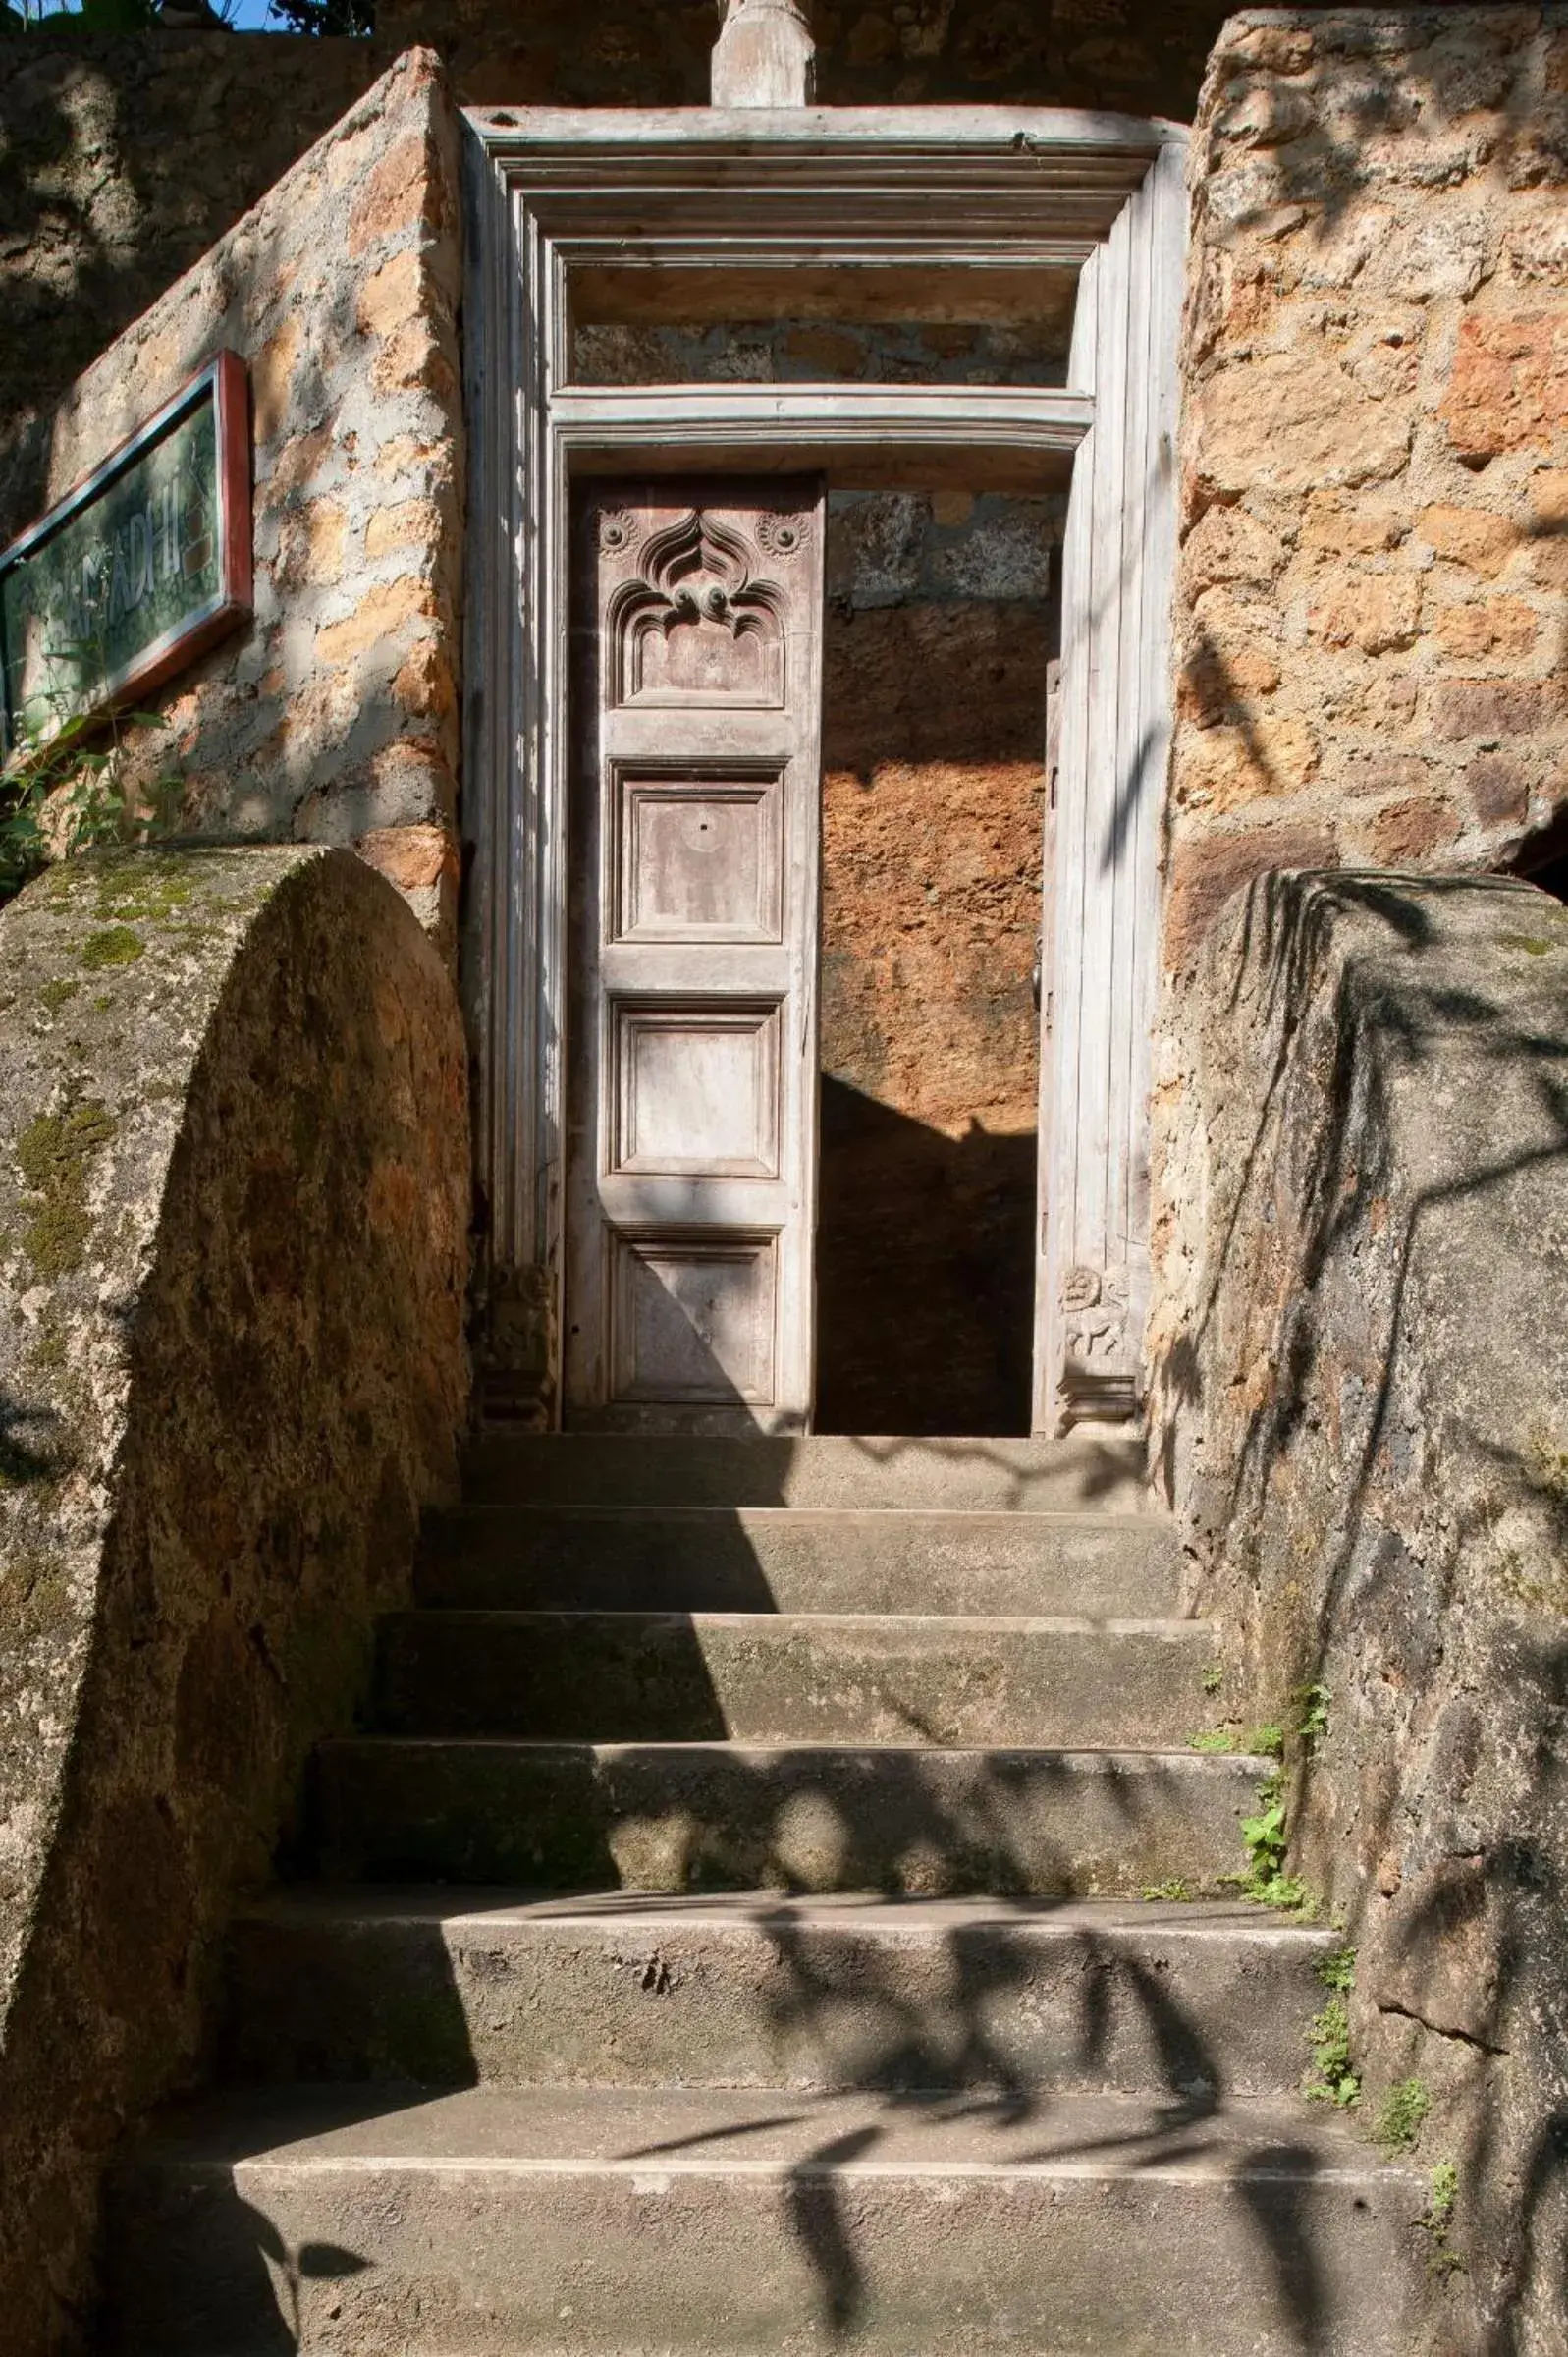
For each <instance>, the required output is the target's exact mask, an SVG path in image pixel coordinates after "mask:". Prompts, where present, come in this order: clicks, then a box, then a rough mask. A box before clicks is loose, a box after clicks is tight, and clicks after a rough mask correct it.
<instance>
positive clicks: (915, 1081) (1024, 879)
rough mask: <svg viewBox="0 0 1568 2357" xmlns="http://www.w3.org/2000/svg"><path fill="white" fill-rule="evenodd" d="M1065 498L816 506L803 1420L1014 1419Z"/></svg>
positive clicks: (1024, 1320)
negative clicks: (818, 1153)
mask: <svg viewBox="0 0 1568 2357" xmlns="http://www.w3.org/2000/svg"><path fill="white" fill-rule="evenodd" d="M1062 507H1063V503H1062V502H1061V500H1059V499H1055V498H1049V497H1046V498H1033V499H1010V498H1003V497H1000V496H999V495H996V494H985V495H981V496H978V497H976V496H972V495H971V494H969V493H967V492H952V491H947V492H939V493H936V494H933V495H929V496H920V495H916V494H914V493H906V492H898V493H872V494H855V493H851V492H843V493H835V494H834V495H833V499H832V502H831V512H830V524H829V534H828V621H827V627H826V640H825V649H824V653H825V675H826V678H825V691H824V708H823V768H824V778H823V863H822V1071H823V1099H822V1157H821V1193H820V1202H819V1210H818V1227H817V1261H818V1345H817V1371H818V1383H817V1413H818V1423H819V1426H820V1427H821V1429H823V1430H826V1431H844V1432H868V1431H876V1432H894V1431H896V1432H936V1431H946V1432H990V1433H998V1432H1020V1431H1026V1430H1027V1429H1028V1423H1029V1407H1030V1395H1029V1366H1030V1344H1031V1340H1032V1305H1033V1295H1034V1284H1033V1270H1034V1234H1035V1181H1036V1156H1035V1130H1036V1121H1037V1097H1038V1088H1039V1041H1040V1018H1039V1016H1038V1014H1036V1012H1035V1007H1034V1001H1033V995H1032V991H1031V986H1030V985H1031V975H1032V971H1033V967H1034V961H1035V944H1036V941H1037V938H1038V936H1039V932H1040V882H1041V851H1042V822H1043V817H1044V807H1043V805H1044V792H1045V740H1046V685H1047V672H1048V667H1049V664H1050V661H1051V658H1052V656H1053V655H1054V652H1055V650H1056V632H1057V615H1056V608H1055V602H1054V598H1055V591H1056V588H1057V580H1056V575H1055V566H1056V563H1057V551H1058V550H1059V546H1060V540H1061V531H1062V522H1063V517H1062Z"/></svg>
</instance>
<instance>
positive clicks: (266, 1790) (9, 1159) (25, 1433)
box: [0, 847, 468, 2357]
mask: <svg viewBox="0 0 1568 2357" xmlns="http://www.w3.org/2000/svg"><path fill="white" fill-rule="evenodd" d="M467 1205H468V1146H467V1137H466V1125H465V1118H464V1052H463V1043H462V1035H461V1025H460V1018H459V1014H458V1010H457V1005H456V999H455V995H454V993H453V990H452V986H451V982H450V979H449V977H448V975H447V972H446V970H445V968H444V966H443V964H442V962H441V960H440V959H439V958H438V957H437V955H436V954H435V952H434V951H433V950H432V949H431V947H430V946H429V944H428V943H427V942H426V941H425V940H424V939H423V937H422V935H421V934H420V931H419V928H418V926H417V925H416V924H415V923H414V922H413V920H412V918H411V917H410V916H409V915H408V913H407V911H406V908H405V907H404V906H403V905H402V904H401V903H400V902H399V900H398V897H397V895H396V894H395V893H393V892H392V891H391V890H390V889H389V888H388V887H387V886H386V885H385V884H384V883H383V882H382V881H381V880H380V879H379V878H378V877H376V876H374V875H373V874H371V872H370V871H369V869H368V868H366V867H365V866H364V865H363V864H362V863H361V862H359V861H358V860H355V859H353V858H351V856H349V854H347V853H346V852H341V851H324V850H299V849H291V848H289V847H278V848H275V849H271V848H269V849H234V850H209V851H189V852H172V851H171V852H159V853H153V852H147V853H130V854H117V855H113V856H108V857H94V858H86V859H81V860H73V861H70V862H68V863H66V864H64V865H62V866H60V867H57V868H55V869H54V870H52V871H51V872H50V873H49V874H48V875H46V876H44V877H42V878H40V879H39V880H38V881H37V882H36V883H35V884H34V885H32V886H31V887H30V888H29V890H28V891H27V893H26V894H25V895H24V896H23V897H22V898H21V900H19V901H17V902H16V903H14V904H12V905H11V906H10V907H9V908H7V909H6V910H5V911H4V912H3V913H0V2315H3V2316H4V2318H5V2330H4V2339H5V2346H6V2349H7V2351H8V2357H44V2353H45V2352H48V2353H49V2357H54V2353H55V2352H57V2351H59V2350H61V2349H63V2348H67V2347H75V2346H77V2345H80V2344H81V2343H82V2342H83V2341H84V2339H85V2337H86V2330H87V2323H86V2316H87V2311H86V2304H85V2303H86V2301H87V2296H88V2291H89V2284H88V2269H87V2262H88V2253H89V2248H90V2242H91V2236H92V2230H93V2212H94V2192H95V2181H96V2176H97V2171H98V2169H99V2166H100V2165H101V2164H102V2162H103V2160H104V2158H105V2156H106V2154H107V2153H108V2151H109V2149H110V2148H111V2147H112V2145H113V2144H114V2142H115V2140H116V2138H117V2137H118V2135H119V2133H120V2132H121V2130H122V2128H123V2127H124V2125H125V2123H126V2122H127V2120H128V2119H130V2118H132V2117H134V2116H135V2114H136V2113H137V2112H138V2111H140V2110H142V2109H144V2108H145V2107H146V2106H148V2105H149V2104H151V2103H152V2102H154V2101H156V2100H158V2099H159V2098H161V2097H162V2096H163V2095H164V2094H165V2093H167V2091H168V2090H169V2089H170V2087H171V2086H172V2085H176V2084H178V2083H179V2081H180V2080H181V2079H182V2077H183V2076H185V2075H187V2074H188V2073H189V2071H190V2070H191V2069H192V2067H193V2066H194V2065H195V2063H196V2062H197V2060H198V2050H199V2045H200V2040H201V2036H202V2030H203V2017H204V2009H205V2007H206V2005H207V2004H208V2002H209V2001H210V1998H211V1995H212V1987H213V1967H214V1960H215V1952H216V1946H217V1942H218V1940H219V1938H220V1936H221V1934H222V1931H223V1929H224V1926H225V1923H226V1920H227V1917H228V1914H229V1912H230V1911H231V1908H232V1905H233V1902H234V1898H235V1895H236V1893H237V1891H239V1889H240V1888H241V1887H243V1886H244V1885H246V1884H254V1883H256V1882H259V1881H261V1880H263V1879H265V1878H266V1876H267V1875H268V1873H269V1871H270V1869H271V1864H272V1860H273V1855H274V1850H275V1847H276V1844H277V1841H278V1837H279V1834H280V1829H284V1828H286V1826H287V1824H288V1821H289V1818H290V1814H291V1812H292V1811H293V1810H294V1809H295V1808H296V1807H297V1802H298V1794H299V1790H300V1774H301V1770H302V1766H303V1762H304V1758H305V1755H306V1753H307V1751H308V1749H309V1746H310V1744H311V1742H312V1740H313V1739H314V1738H315V1737H316V1736H317V1735H318V1734H320V1733H323V1732H325V1731H329V1730H331V1729H334V1728H339V1727H343V1726H344V1725H345V1724H346V1723H347V1722H348V1721H349V1720H350V1718H351V1713H352V1710H353V1707H354V1704H355V1700H356V1697H357V1695H358V1693H359V1691H360V1688H361V1683H362V1679H363V1674H364V1672H365V1669H366V1666H367V1665H366V1654H367V1647H368V1636H369V1625H370V1621H371V1619H372V1617H373V1616H374V1615H375V1614H376V1613H377V1612H378V1611H379V1610H382V1609H385V1608H386V1607H387V1606H388V1605H389V1604H392V1603H396V1602H397V1601H399V1600H400V1599H401V1597H402V1596H403V1595H404V1594H405V1592H406V1585H407V1576H408V1570H409V1566H410V1563H411V1560H412V1552H413V1546H414V1538H415V1532H416V1528H417V1524H418V1519H419V1515H420V1511H421V1509H422V1508H423V1507H425V1506H426V1505H427V1504H429V1503H431V1502H433V1501H436V1500H441V1499H445V1498H448V1497H450V1495H451V1492H452V1488H453V1485H454V1481H455V1438H456V1434H457V1431H458V1429H459V1427H460V1422H461V1420H462V1417H463V1413H464V1407H465V1365H464V1356H463V1344H462V1301H463V1285H464V1277H465V1238H466V1224H467Z"/></svg>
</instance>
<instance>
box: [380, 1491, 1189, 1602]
mask: <svg viewBox="0 0 1568 2357" xmlns="http://www.w3.org/2000/svg"><path fill="white" fill-rule="evenodd" d="M1177 1562H1178V1551H1177V1545H1176V1534H1175V1530H1174V1527H1173V1526H1172V1524H1171V1523H1170V1522H1169V1521H1168V1520H1167V1519H1166V1518H1165V1516H1163V1515H1162V1514H1153V1513H1143V1514H1105V1513H1101V1514H1095V1513H1083V1514H1038V1513H1028V1512H1017V1513H1007V1512H1001V1513H944V1512H927V1511H923V1510H922V1509H920V1508H919V1507H889V1508H872V1509H870V1510H860V1509H856V1508H853V1507H694V1508H690V1509H688V1510H685V1511H680V1510H677V1509H676V1508H674V1507H661V1508H660V1509H659V1511H658V1512H657V1513H652V1514H651V1513H649V1512H648V1511H647V1509H646V1508H644V1507H580V1506H579V1507H504V1506H494V1507H471V1508H469V1509H467V1510H465V1511H463V1512H460V1513H454V1514H448V1515H443V1516H442V1517H440V1518H439V1519H438V1520H436V1521H434V1522H433V1523H432V1524H431V1525H430V1527H429V1528H428V1530H427V1531H426V1534H425V1541H424V1548H423V1552H422V1558H421V1562H420V1567H419V1594H420V1596H421V1597H422V1598H423V1600H424V1601H425V1602H426V1603H428V1604H443V1605H466V1606H469V1607H483V1606H492V1607H511V1608H513V1609H515V1610H527V1609H540V1608H549V1607H556V1608H558V1609H567V1608H568V1607H572V1606H575V1607H578V1608H580V1609H582V1610H584V1611H597V1612H631V1611H638V1610H640V1611H644V1612H687V1613H695V1612H711V1613H766V1612H782V1613H993V1614H995V1613H1075V1614H1079V1615H1083V1616H1091V1617H1092V1616H1099V1615H1109V1614H1117V1613H1119V1614H1122V1615H1124V1616H1133V1615H1142V1616H1145V1617H1153V1616H1154V1615H1156V1614H1160V1613H1169V1612H1173V1611H1174V1610H1175V1605H1176V1595H1177Z"/></svg>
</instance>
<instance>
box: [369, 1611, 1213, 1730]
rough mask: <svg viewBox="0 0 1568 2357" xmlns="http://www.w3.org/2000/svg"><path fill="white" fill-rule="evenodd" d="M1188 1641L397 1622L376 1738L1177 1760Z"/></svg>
mask: <svg viewBox="0 0 1568 2357" xmlns="http://www.w3.org/2000/svg"><path fill="white" fill-rule="evenodd" d="M1213 1654H1214V1637H1213V1633H1212V1632H1211V1631H1210V1630H1209V1629H1208V1628H1207V1627H1206V1626H1205V1625H1204V1624H1203V1623H1201V1622H1196V1621H1180V1620H1173V1621H1166V1622H1163V1623H1157V1624H1155V1625H1154V1626H1153V1627H1150V1626H1147V1625H1143V1626H1140V1625H1137V1624H1135V1625H1134V1626H1133V1627H1132V1628H1130V1629H1120V1628H1109V1629H1097V1628H1094V1627H1092V1626H1091V1627H1081V1626H1079V1627H1074V1626H1068V1627H1060V1626H1057V1627H1051V1626H1049V1625H1048V1626H1040V1625H1033V1626H1028V1625H1023V1624H1019V1623H1017V1622H1013V1623H1007V1624H1003V1626H1001V1627H1000V1628H997V1627H994V1626H992V1625H991V1624H990V1623H988V1622H985V1621H965V1620H934V1619H901V1620H896V1619H894V1620H890V1619H881V1620H877V1619H835V1618H832V1617H823V1618H815V1619H810V1618H807V1619H801V1618H789V1619H784V1618H780V1617H764V1616H754V1615H747V1616H744V1617H735V1618H731V1619H714V1618H708V1619H704V1620H700V1621H693V1620H692V1619H691V1618H690V1617H687V1616H684V1615H679V1614H671V1615H667V1616H662V1617H661V1616H657V1615H646V1614H607V1615H605V1616H603V1617H594V1616H591V1615H578V1614H559V1615H557V1614H505V1615H495V1616H487V1615H483V1614H477V1615H472V1616H470V1615H466V1614H457V1613H429V1612H426V1613H412V1614H405V1615H399V1616H397V1617H393V1618H391V1619H389V1620H387V1621H385V1622H383V1624H382V1631H381V1676H380V1681H379V1706H380V1707H379V1712H378V1723H379V1725H381V1726H382V1727H385V1728H387V1729H389V1730H390V1731H392V1732H395V1733H399V1734H413V1735H417V1734H452V1735H518V1736H522V1737H524V1738H526V1739H529V1740H532V1741H540V1742H573V1741H581V1740H584V1739H591V1740H592V1741H594V1742H603V1743H698V1742H717V1741H723V1740H725V1739H726V1738H727V1737H730V1738H733V1739H734V1740H736V1741H739V1742H751V1743H854V1742H861V1743H866V1742H869V1743H933V1744H943V1745H947V1746H952V1745H972V1746H980V1745H986V1744H994V1743H1000V1744H1005V1745H1028V1744H1051V1745H1064V1746H1072V1745H1080V1744H1090V1743H1100V1744H1112V1745H1120V1746H1125V1747H1128V1748H1135V1747H1138V1746H1142V1745H1146V1744H1156V1745H1159V1744H1169V1745H1178V1744H1180V1743H1181V1742H1182V1741H1184V1739H1185V1738H1186V1737H1187V1736H1188V1735H1190V1734H1191V1733H1192V1732H1193V1731H1194V1729H1195V1728H1197V1727H1201V1726H1202V1725H1203V1724H1204V1722H1205V1719H1206V1716H1207V1715H1208V1714H1209V1713H1210V1711H1212V1708H1213V1706H1212V1705H1211V1704H1209V1703H1208V1702H1207V1700H1206V1698H1205V1695H1204V1688H1203V1679H1204V1672H1205V1670H1206V1669H1207V1667H1208V1665H1209V1663H1210V1661H1211V1660H1212V1658H1213Z"/></svg>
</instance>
